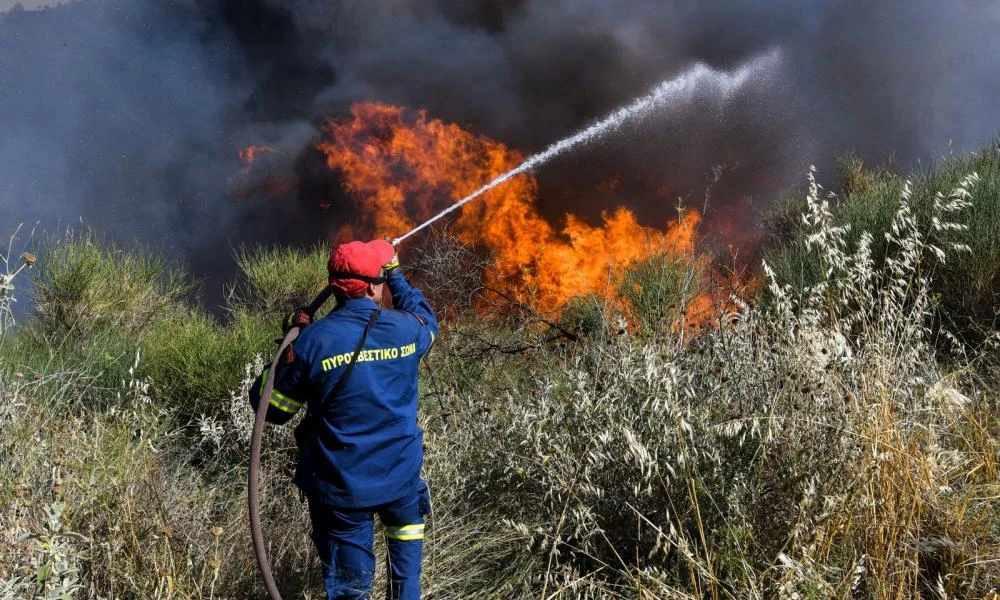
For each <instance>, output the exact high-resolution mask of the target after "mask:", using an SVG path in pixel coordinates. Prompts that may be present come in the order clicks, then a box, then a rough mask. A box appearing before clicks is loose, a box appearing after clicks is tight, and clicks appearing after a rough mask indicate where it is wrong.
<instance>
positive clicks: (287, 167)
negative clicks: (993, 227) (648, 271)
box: [0, 0, 1000, 297]
mask: <svg viewBox="0 0 1000 600" xmlns="http://www.w3.org/2000/svg"><path fill="white" fill-rule="evenodd" d="M998 30H1000V5H998V4H997V3H996V2H993V1H991V0H981V1H976V0H969V1H962V0H958V1H955V2H941V1H940V0H887V1H885V2H870V1H869V0H826V1H821V2H815V3H807V2H801V1H800V0H772V1H771V2H756V1H751V0H728V1H725V2H724V1H722V0H709V1H704V0H701V1H695V0H689V1H683V2H663V1H662V0H463V1H456V0H390V1H377V0H340V1H330V0H294V1H292V0H169V1H168V0H107V1H103V2H95V1H81V2H74V3H71V4H66V5H62V6H59V7H56V8H50V9H46V10H43V11H39V12H26V11H19V10H17V9H15V10H14V11H12V12H9V13H7V14H5V15H0V215H2V216H0V219H2V225H3V227H0V234H6V233H7V232H8V231H12V230H13V227H14V226H15V225H16V224H17V223H18V222H21V221H25V222H29V223H33V222H34V221H41V223H42V225H43V227H46V228H49V229H54V228H56V227H58V226H60V225H62V226H65V225H72V224H74V223H77V222H78V221H79V220H80V219H83V220H84V221H85V222H87V223H89V224H91V225H93V226H94V227H95V228H96V229H98V230H99V231H102V232H105V233H107V234H108V235H110V236H111V237H112V238H114V239H117V240H119V241H122V242H131V241H133V240H138V241H142V242H144V243H146V244H148V245H151V246H154V247H160V248H164V249H166V250H167V251H168V252H169V253H171V254H172V255H173V256H176V257H178V258H181V259H184V260H185V261H187V262H188V263H189V264H190V265H191V266H192V267H193V268H194V270H196V271H197V272H198V273H200V274H203V275H206V276H208V277H209V281H210V288H211V289H210V290H209V295H210V297H214V296H215V294H217V293H218V290H220V289H221V284H222V281H224V279H225V277H226V276H228V275H229V274H230V273H231V271H232V268H233V266H232V260H231V258H230V252H231V247H232V246H234V245H237V244H239V243H242V242H246V241H263V242H290V241H293V242H294V241H305V240H313V239H316V238H318V237H320V236H322V234H323V232H324V231H325V230H327V229H330V228H333V227H335V226H336V225H337V224H338V223H340V222H341V221H342V220H344V219H346V218H349V215H347V214H346V213H343V212H340V211H338V210H337V206H338V203H337V200H338V198H339V196H340V191H339V189H338V186H337V182H336V180H335V179H334V178H332V176H331V175H330V174H329V173H328V172H327V171H326V169H325V167H323V166H322V164H321V163H320V162H319V161H318V157H317V156H315V154H314V153H312V152H310V150H309V141H310V140H312V139H314V137H315V136H316V135H317V131H318V130H317V124H318V122H319V120H320V119H321V118H322V117H323V116H325V115H338V114H342V113H343V112H345V110H346V109H347V107H348V106H349V105H350V104H351V103H352V102H355V101H358V100H380V101H385V102H391V103H396V104H403V105H406V106H411V107H424V108H427V109H428V110H429V112H430V114H431V115H432V116H436V117H440V118H442V119H445V120H447V121H452V122H457V123H460V124H463V125H471V126H472V127H473V128H474V129H475V130H476V131H479V132H482V133H485V134H487V135H489V136H491V137H493V138H496V139H499V140H501V141H504V142H505V143H507V144H510V145H512V146H515V147H518V148H521V149H522V150H524V151H526V152H531V151H536V150H539V149H541V148H542V147H544V146H545V145H547V144H548V143H550V142H552V141H554V140H555V139H558V138H560V137H562V136H564V135H566V134H569V133H571V132H572V131H574V130H575V129H577V128H578V127H579V126H581V125H583V124H586V123H587V122H589V121H590V120H593V119H594V118H596V117H599V116H601V115H602V114H603V113H605V112H607V111H608V110H610V109H612V108H614V107H615V106H617V105H619V104H621V103H623V102H626V101H628V100H629V99H631V98H633V97H634V96H636V95H638V94H640V93H644V92H645V91H647V90H648V89H649V88H650V87H652V86H653V85H655V84H656V83H657V82H658V81H660V80H662V79H664V78H667V77H669V76H671V75H673V74H675V73H677V72H679V71H681V70H683V69H684V68H685V67H686V66H688V65H690V64H691V63H692V62H695V61H703V62H707V63H709V64H711V65H712V66H716V67H722V68H725V67H731V66H735V65H738V64H739V63H741V62H742V61H745V60H747V59H748V58H751V57H753V56H754V55H756V54H759V53H762V52H766V51H769V50H771V49H774V48H778V49H780V50H781V53H782V56H783V60H782V64H781V67H780V68H779V70H778V72H777V73H772V74H771V76H770V77H768V78H766V79H762V80H760V81H757V82H755V83H754V84H752V85H750V86H749V87H748V88H746V89H745V90H744V91H743V92H741V93H740V94H739V96H738V98H736V99H735V100H734V101H733V102H732V103H731V104H729V105H727V106H726V107H725V108H724V109H723V110H720V109H719V107H718V106H717V105H716V104H715V103H712V102H705V103H695V104H692V105H690V106H684V107H678V109H677V110H673V111H669V113H665V114H663V115H662V116H660V117H657V118H655V119H652V120H651V121H649V122H646V123H644V124H643V125H642V126H641V127H637V128H632V129H630V130H629V131H628V132H627V135H624V136H622V137H620V138H618V139H616V140H613V141H610V142H608V143H606V144H603V145H601V146H598V147H595V148H591V149H587V150H585V151H582V152H579V153H575V154H573V155H572V156H569V157H567V158H564V159H560V160H559V161H557V162H556V163H554V164H553V165H551V167H550V168H547V169H544V170H543V171H542V172H540V173H539V180H540V184H541V192H542V193H541V196H540V204H541V207H542V210H543V211H544V212H545V213H546V214H547V215H548V216H550V217H551V218H552V219H553V220H558V219H559V218H560V215H561V214H562V213H563V212H564V211H566V210H570V209H571V210H573V211H575V212H580V213H582V214H584V215H585V216H586V217H588V218H591V219H593V218H596V217H597V215H598V214H599V212H600V210H601V209H602V208H606V207H608V206H611V205H615V204H626V205H629V206H631V207H633V208H634V209H636V210H637V212H638V214H639V216H640V218H641V219H642V220H643V221H644V222H646V223H648V224H652V225H656V224H661V223H663V222H664V221H665V220H666V219H667V218H669V217H670V216H671V214H672V211H673V208H672V206H673V205H674V204H676V202H677V199H678V198H683V199H685V201H686V202H687V203H688V204H691V205H694V206H698V207H700V206H701V203H702V202H703V200H704V196H705V190H706V186H707V181H708V180H709V179H711V178H712V177H711V174H712V173H713V172H715V173H718V174H719V177H718V182H716V183H715V184H714V185H713V186H712V187H711V197H710V199H709V200H710V203H709V217H710V221H711V219H712V218H719V217H720V216H721V217H724V220H726V221H736V222H737V224H739V225H741V226H742V227H744V228H746V229H750V228H751V227H752V225H751V224H750V221H751V216H752V214H753V210H756V208H758V207H760V206H761V205H762V204H765V203H766V202H767V201H768V200H770V199H773V198H774V197H775V196H776V195H778V194H780V193H782V192H784V191H786V190H788V189H790V188H792V187H795V186H797V185H799V184H800V183H801V182H802V180H803V178H804V174H805V169H806V167H807V165H809V164H810V163H815V164H818V165H820V167H821V169H826V172H825V173H821V176H822V177H824V178H825V179H827V180H830V179H832V178H833V175H832V174H831V173H830V172H829V169H828V167H829V165H830V164H831V161H832V158H833V157H834V156H835V154H836V153H838V152H841V151H844V150H848V149H853V150H856V151H858V152H860V153H861V154H862V155H863V156H864V157H865V158H866V159H868V160H869V161H872V162H881V161H885V160H888V159H890V158H891V159H893V160H894V161H895V162H896V163H897V164H899V165H901V166H902V167H911V166H913V165H914V164H916V163H917V162H918V161H920V162H927V161H929V160H933V159H934V158H935V157H937V156H940V155H941V154H944V153H946V152H948V151H949V150H950V147H951V146H949V144H950V143H951V145H952V146H953V147H954V148H955V149H957V150H961V151H969V150H975V149H976V148H978V147H980V146H982V145H984V144H985V143H987V142H989V141H990V140H991V139H992V138H993V137H994V136H995V135H996V134H997V132H998V131H1000V102H998V98H1000V58H998V57H1000V36H998V35H996V32H997V31H998ZM250 144H268V145H271V146H273V147H274V148H275V149H276V150H277V151H278V152H277V153H274V154H269V155H266V156H265V157H263V158H262V159H260V163H258V164H256V165H255V166H254V168H253V171H252V174H251V175H242V174H241V172H240V170H241V168H242V166H243V165H242V164H241V163H240V161H239V159H238V157H237V151H238V150H239V149H240V148H242V147H244V146H247V145H250ZM290 177H295V178H296V179H297V183H298V185H297V187H296V188H295V190H294V191H292V192H289V193H287V194H285V195H284V197H281V198H277V199H276V198H273V197H272V194H267V193H254V192H253V190H252V189H249V188H252V184H251V181H250V180H251V179H252V178H265V179H267V178H276V179H287V178H290ZM612 180H614V181H616V182H617V184H616V185H613V186H611V185H607V182H609V181H612ZM248 189H249V191H248ZM602 190H603V191H602ZM321 203H332V208H330V209H327V210H323V209H321V208H319V205H320V204H321ZM751 205H752V206H751Z"/></svg>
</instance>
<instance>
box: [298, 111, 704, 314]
mask: <svg viewBox="0 0 1000 600" xmlns="http://www.w3.org/2000/svg"><path fill="white" fill-rule="evenodd" d="M323 132H324V139H322V140H320V141H318V142H317V143H316V147H317V148H318V149H319V150H320V151H321V152H322V153H323V154H325V156H326V161H327V165H328V166H329V168H331V169H334V170H336V171H339V172H340V173H341V175H342V177H343V182H344V187H345V189H346V191H347V192H348V193H349V194H350V195H351V196H352V197H353V198H354V200H355V202H356V204H357V208H358V211H357V212H358V213H359V214H360V217H359V218H358V219H355V222H354V223H353V224H352V225H350V226H343V227H342V228H341V229H340V231H339V232H338V234H337V235H336V237H337V238H338V239H345V238H350V237H353V236H355V235H362V236H364V235H367V236H373V237H393V236H398V235H401V234H403V233H405V232H407V231H409V230H410V229H411V228H412V227H414V226H415V225H417V224H419V223H420V222H422V221H424V220H425V219H427V218H429V217H431V216H433V215H434V214H436V213H437V212H438V211H440V210H442V209H444V208H445V207H447V206H449V205H450V204H452V203H453V202H454V201H456V200H457V199H459V198H462V197H464V196H466V195H467V194H469V193H471V192H473V191H475V190H476V189H478V188H479V187H480V186H481V185H483V183H485V182H487V181H490V180H492V179H493V178H495V177H497V176H498V175H501V174H503V173H506V172H507V171H509V170H510V169H512V168H514V167H516V166H517V165H518V164H520V163H521V162H522V160H523V156H522V155H521V154H520V153H519V152H517V151H516V150H512V149H510V148H507V147H506V146H504V145H503V144H501V143H499V142H496V141H494V140H491V139H489V138H486V137H484V136H478V135H475V134H473V133H471V132H469V131H466V130H464V129H462V128H461V127H459V126H457V125H454V124H449V123H444V122H442V121H440V120H438V119H432V118H429V117H428V115H427V113H426V112H425V111H415V112H411V111H406V110H404V109H403V108H400V107H397V106H390V105H387V104H381V103H375V102H362V103H358V104H355V105H354V106H353V107H352V108H351V115H350V116H349V117H346V118H342V119H328V120H327V121H326V122H325V124H324V125H323ZM607 185H608V187H609V188H614V187H617V186H618V182H617V179H612V180H610V182H609V183H608V184H607ZM537 190H538V186H537V183H536V181H535V179H534V177H531V176H518V177H516V178H514V179H512V180H510V181H509V182H507V183H505V184H503V185H501V186H498V187H497V188H494V189H493V190H490V191H489V192H487V193H486V194H485V195H484V196H483V197H482V198H477V199H476V200H474V201H473V202H470V203H469V204H467V205H466V206H465V207H463V209H462V211H461V213H460V216H459V217H458V219H457V221H456V222H455V223H454V225H452V228H451V233H452V234H453V235H456V236H457V237H458V238H459V239H460V240H462V241H463V242H465V243H467V244H470V245H474V246H476V247H485V248H487V249H488V250H490V251H491V254H492V256H493V258H494V261H495V262H494V265H493V267H492V268H491V269H490V271H489V272H488V273H486V274H485V275H486V281H487V283H488V284H489V285H490V286H491V287H494V288H495V289H498V290H501V291H502V292H503V293H504V294H505V295H507V296H508V297H510V298H513V299H515V300H517V301H519V302H522V303H526V304H529V305H531V306H534V307H536V308H539V309H541V310H546V309H557V308H559V307H560V306H562V305H563V304H564V303H565V302H566V301H567V300H569V299H570V298H572V297H574V296H578V295H580V294H584V293H588V292H594V293H598V294H600V295H603V296H605V297H611V296H612V295H613V292H614V287H613V282H614V280H615V277H614V276H615V273H616V272H617V271H618V270H620V269H621V268H623V267H625V266H627V265H629V264H630V263H632V262H634V261H636V260H639V259H642V258H647V257H650V256H654V255H656V254H659V253H664V252H666V253H671V254H673V255H677V256H681V255H690V254H692V253H693V252H694V249H695V241H696V234H697V229H698V224H699V223H700V221H701V215H700V214H699V213H698V212H696V211H693V210H686V211H679V215H678V217H677V219H674V220H671V221H670V222H669V223H665V224H664V229H663V230H660V229H655V228H651V227H645V226H643V225H640V224H639V223H638V221H637V220H636V217H635V215H634V214H633V213H632V212H631V211H629V210H627V209H626V208H616V209H614V210H611V211H609V212H605V213H604V214H603V215H602V221H603V222H602V223H601V224H600V225H598V226H593V225H588V224H587V223H585V222H583V221H582V220H581V219H580V218H578V217H577V216H575V215H573V214H567V215H566V216H565V218H566V223H565V225H564V226H563V227H562V229H561V230H556V228H554V227H553V226H552V225H551V224H550V223H549V222H548V221H546V220H545V219H544V218H542V217H541V216H540V215H539V213H538V210H537V208H536V204H535V199H536V195H537ZM706 302H709V300H707V299H698V300H697V301H695V302H692V306H693V307H695V308H696V309H697V311H698V312H699V314H700V313H701V312H705V311H706V310H707V309H705V308H704V307H705V303H706ZM692 314H693V313H690V312H689V316H690V315H692Z"/></svg>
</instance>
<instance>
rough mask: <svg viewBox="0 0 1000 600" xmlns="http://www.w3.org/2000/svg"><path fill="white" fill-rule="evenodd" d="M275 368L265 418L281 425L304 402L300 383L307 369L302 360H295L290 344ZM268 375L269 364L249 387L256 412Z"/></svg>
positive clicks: (269, 375)
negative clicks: (274, 377) (272, 387)
mask: <svg viewBox="0 0 1000 600" xmlns="http://www.w3.org/2000/svg"><path fill="white" fill-rule="evenodd" d="M275 369H276V370H277V378H276V379H275V382H274V389H273V390H272V391H271V397H270V399H269V400H268V404H267V417H266V418H267V421H268V422H269V423H274V424H276V425H281V424H283V423H286V422H288V421H289V420H290V419H291V418H292V417H294V416H295V413H297V412H299V409H300V408H302V405H303V404H304V401H305V400H304V396H303V391H304V390H303V387H304V386H303V385H302V383H303V382H304V381H305V379H306V377H305V375H306V373H307V370H306V368H305V364H304V362H303V361H302V360H296V357H295V351H294V349H293V347H292V346H289V348H288V350H287V351H286V352H283V353H282V356H281V358H279V359H278V364H277V366H276V367H275ZM270 377H271V372H270V366H268V367H267V368H265V369H264V372H263V373H261V374H260V375H259V376H257V379H256V380H255V381H254V382H253V386H251V387H250V405H251V406H252V407H253V410H254V412H257V407H258V406H260V394H261V392H262V391H263V389H264V386H265V385H266V384H267V380H268V378H270Z"/></svg>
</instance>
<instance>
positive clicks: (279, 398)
mask: <svg viewBox="0 0 1000 600" xmlns="http://www.w3.org/2000/svg"><path fill="white" fill-rule="evenodd" d="M270 370H271V369H270V368H267V369H264V378H263V379H262V380H261V384H260V389H261V390H263V389H264V386H265V385H267V378H268V377H269V376H270V374H271V373H270ZM268 403H269V404H270V405H271V406H273V407H274V408H277V409H278V410H280V411H283V412H286V413H288V414H292V415H294V414H295V413H297V412H299V409H300V408H302V403H301V402H299V401H298V400H295V399H293V398H289V397H288V396H286V395H284V394H282V393H281V392H279V391H278V390H277V389H274V388H272V389H271V397H270V398H269V399H268Z"/></svg>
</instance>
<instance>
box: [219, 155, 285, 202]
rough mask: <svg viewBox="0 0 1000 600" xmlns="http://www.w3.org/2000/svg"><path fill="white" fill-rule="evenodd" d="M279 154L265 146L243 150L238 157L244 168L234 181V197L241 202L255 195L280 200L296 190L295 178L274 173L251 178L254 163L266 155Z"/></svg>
mask: <svg viewBox="0 0 1000 600" xmlns="http://www.w3.org/2000/svg"><path fill="white" fill-rule="evenodd" d="M277 152H278V151H277V150H275V149H274V148H272V147H271V146H264V145H251V146H247V147H246V148H241V149H240V150H239V152H238V155H239V157H240V162H242V163H243V167H242V168H241V169H240V176H239V177H238V178H236V179H235V180H234V181H233V190H232V194H233V196H235V197H236V198H238V199H240V200H245V199H246V198H248V197H250V196H252V195H254V194H263V195H265V196H267V197H271V198H278V197H281V196H284V195H285V194H288V193H289V192H291V191H292V190H293V189H295V185H296V180H295V179H294V178H289V177H278V176H277V175H274V174H272V173H267V174H265V175H263V176H255V177H254V178H251V171H253V166H254V162H255V161H256V160H257V159H258V158H260V157H261V156H263V155H265V154H277ZM265 166H266V165H265Z"/></svg>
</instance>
